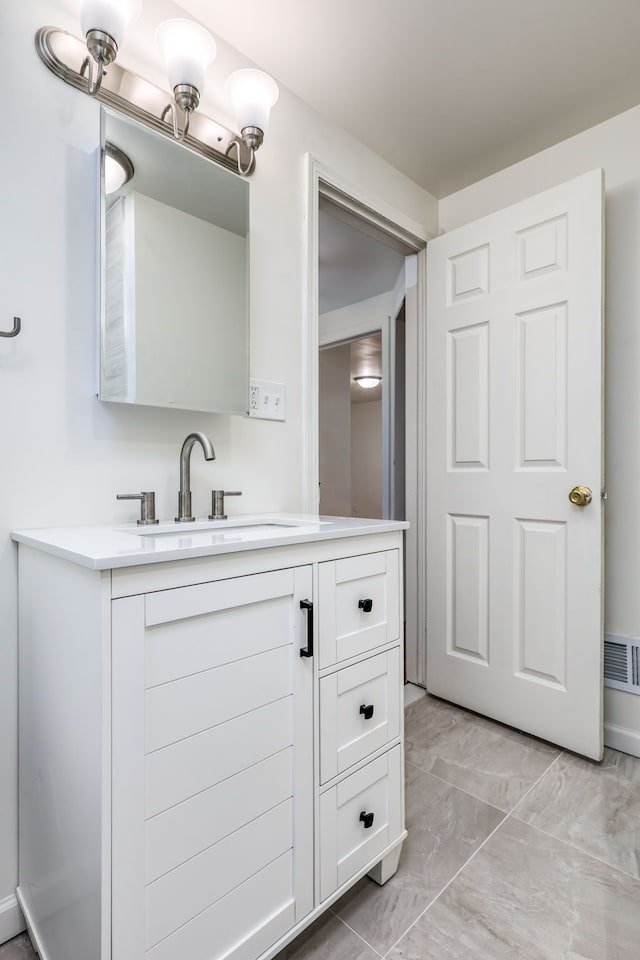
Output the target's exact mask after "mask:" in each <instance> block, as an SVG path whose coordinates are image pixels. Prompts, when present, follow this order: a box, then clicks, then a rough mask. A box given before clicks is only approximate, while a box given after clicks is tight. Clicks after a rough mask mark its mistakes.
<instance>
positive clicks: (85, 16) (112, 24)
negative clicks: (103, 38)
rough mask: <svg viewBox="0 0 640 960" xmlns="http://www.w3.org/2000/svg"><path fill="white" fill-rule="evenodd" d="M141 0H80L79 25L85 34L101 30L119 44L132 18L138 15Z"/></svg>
mask: <svg viewBox="0 0 640 960" xmlns="http://www.w3.org/2000/svg"><path fill="white" fill-rule="evenodd" d="M140 4H141V0H82V3H81V5H80V26H81V28H82V32H83V34H84V35H85V36H86V35H87V33H88V32H89V30H102V32H103V33H108V34H109V36H110V37H113V39H114V40H115V42H116V43H117V44H118V45H119V44H120V43H121V42H122V38H123V37H124V32H125V30H126V29H127V26H128V25H129V24H130V23H131V21H132V20H135V19H136V17H138V16H139V15H140Z"/></svg>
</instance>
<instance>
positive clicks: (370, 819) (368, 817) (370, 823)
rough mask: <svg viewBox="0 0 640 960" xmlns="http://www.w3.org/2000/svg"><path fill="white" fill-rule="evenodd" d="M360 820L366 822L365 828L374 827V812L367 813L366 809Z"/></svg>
mask: <svg viewBox="0 0 640 960" xmlns="http://www.w3.org/2000/svg"><path fill="white" fill-rule="evenodd" d="M360 820H361V821H362V823H364V828H365V830H368V829H369V827H372V826H373V814H372V813H365V812H364V810H363V811H362V813H361V814H360Z"/></svg>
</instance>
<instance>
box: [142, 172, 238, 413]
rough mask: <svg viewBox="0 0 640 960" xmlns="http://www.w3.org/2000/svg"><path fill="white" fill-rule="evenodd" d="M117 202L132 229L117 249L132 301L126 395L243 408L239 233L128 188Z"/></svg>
mask: <svg viewBox="0 0 640 960" xmlns="http://www.w3.org/2000/svg"><path fill="white" fill-rule="evenodd" d="M125 203H126V206H127V208H128V211H127V213H128V216H129V217H130V218H131V222H132V232H133V240H132V243H131V248H130V249H128V250H127V251H126V252H125V256H126V257H127V258H128V261H129V269H130V270H131V273H132V279H131V282H132V285H133V287H134V289H133V291H132V297H131V300H132V301H133V303H134V304H135V306H134V309H133V316H132V317H130V318H129V321H128V323H129V324H130V326H131V328H132V329H134V330H135V388H134V392H133V396H134V397H135V399H136V400H137V402H138V403H151V404H158V403H159V402H160V401H161V400H164V401H165V403H166V402H167V401H168V400H170V403H171V406H176V407H186V408H189V406H191V408H192V409H194V410H211V409H217V410H224V411H226V412H236V413H237V412H242V411H246V409H247V390H246V377H247V374H246V369H247V353H248V351H247V327H246V320H245V317H246V306H247V293H246V286H247V277H246V271H247V241H246V239H245V238H244V237H240V236H238V235H237V234H236V233H231V231H230V230H223V229H222V228H221V227H218V226H216V225H215V224H214V223H208V222H207V221H206V220H201V219H199V218H198V217H193V216H191V214H189V213H185V212H184V211H183V210H179V209H176V208H175V207H172V206H169V205H167V204H166V203H160V202H159V201H158V200H155V199H153V198H152V197H148V196H145V195H144V194H141V193H136V192H135V191H134V192H132V193H130V194H129V195H128V196H127V197H126V198H125ZM176 237H179V238H180V240H179V242H180V256H179V260H178V262H176V247H175V238H176ZM187 265H188V266H187ZM159 280H160V282H159Z"/></svg>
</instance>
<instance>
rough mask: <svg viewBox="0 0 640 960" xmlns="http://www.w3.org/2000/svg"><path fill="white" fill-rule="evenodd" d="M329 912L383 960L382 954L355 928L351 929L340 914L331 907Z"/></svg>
mask: <svg viewBox="0 0 640 960" xmlns="http://www.w3.org/2000/svg"><path fill="white" fill-rule="evenodd" d="M329 910H330V911H331V913H332V914H333V915H334V917H335V918H336V920H339V921H340V923H343V924H344V925H345V927H346V928H347V930H351V933H353V934H355V935H356V937H357V938H358V940H361V941H362V943H364V944H365V946H367V947H369V949H370V950H373V952H374V953H375V955H376V957H380V960H382V954H381V953H379V951H378V950H376V948H375V947H374V946H372V945H371V944H370V943H369V941H368V940H365V938H364V937H363V936H362V934H360V933H358V931H357V930H354V929H353V927H350V926H349V924H348V923H347V921H346V920H343V919H342V917H341V916H340V914H338V913H336V912H335V910H334V909H333V907H329Z"/></svg>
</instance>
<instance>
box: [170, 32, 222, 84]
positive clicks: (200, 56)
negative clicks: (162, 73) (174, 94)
mask: <svg viewBox="0 0 640 960" xmlns="http://www.w3.org/2000/svg"><path fill="white" fill-rule="evenodd" d="M156 42H157V44H158V46H159V47H160V52H161V54H162V58H163V60H164V62H165V67H166V70H167V74H168V76H169V84H170V86H171V89H172V90H173V89H174V88H175V87H177V86H178V85H179V84H181V83H189V84H191V86H192V87H195V88H196V89H197V90H198V92H199V93H202V91H203V90H204V78H205V74H206V72H207V67H209V66H210V65H211V64H212V63H213V61H214V60H215V58H216V42H215V40H214V39H213V37H212V36H211V34H210V33H209V31H208V30H205V28H204V27H203V26H201V25H200V24H199V23H194V21H193V20H180V19H177V20H165V21H164V22H163V23H161V24H160V26H159V27H158V29H157V30H156Z"/></svg>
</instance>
